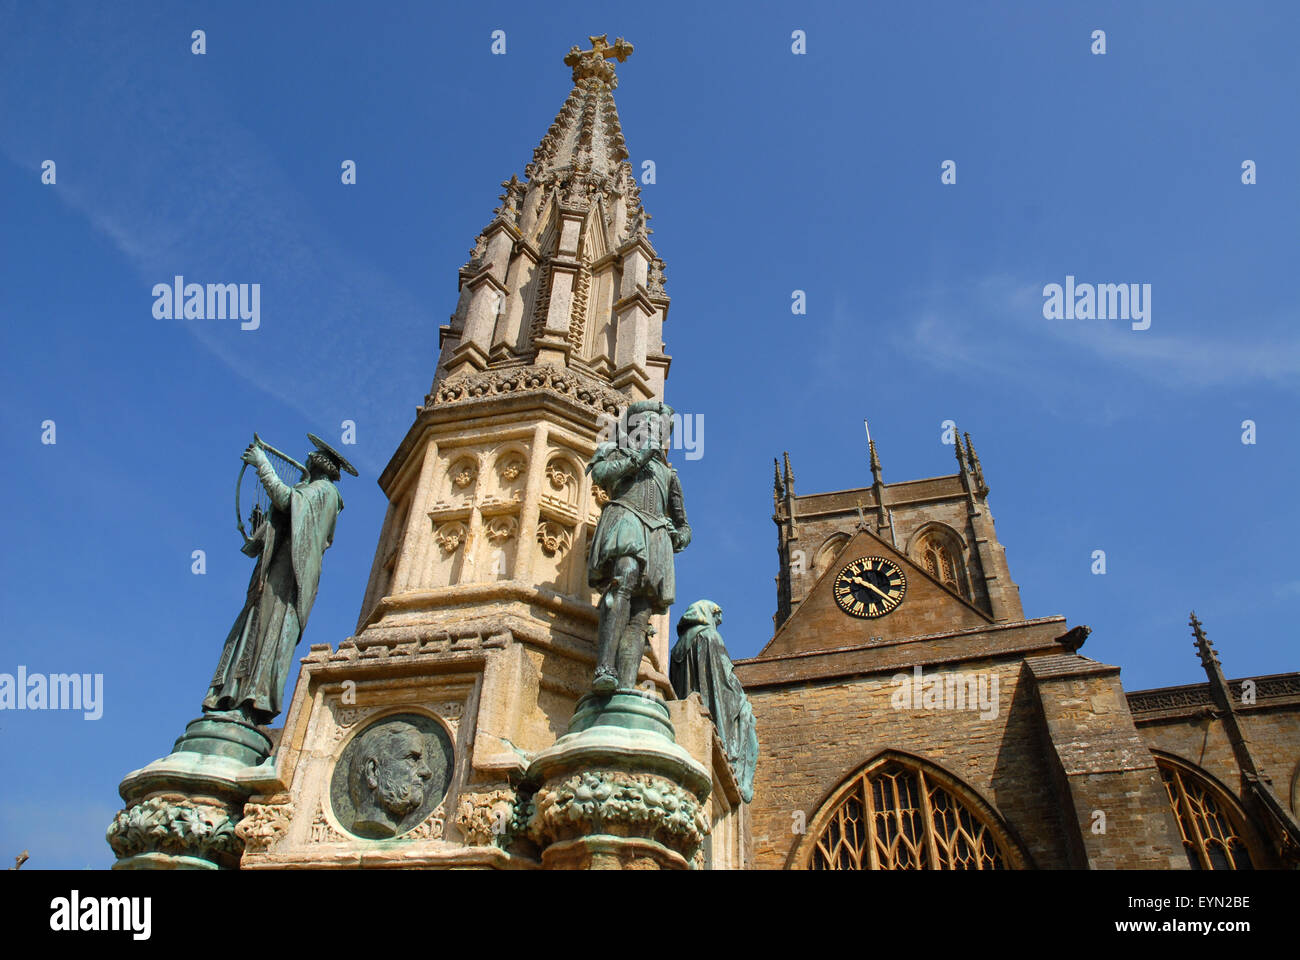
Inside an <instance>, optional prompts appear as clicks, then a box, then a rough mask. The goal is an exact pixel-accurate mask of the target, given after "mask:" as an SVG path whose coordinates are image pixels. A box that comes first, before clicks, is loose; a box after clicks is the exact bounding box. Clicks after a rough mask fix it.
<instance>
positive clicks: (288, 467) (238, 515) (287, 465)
mask: <svg viewBox="0 0 1300 960" xmlns="http://www.w3.org/2000/svg"><path fill="white" fill-rule="evenodd" d="M253 443H254V444H256V445H257V446H259V447H261V448H262V450H264V451H265V452H266V458H267V459H268V460H269V461H271V466H272V467H274V468H275V474H276V476H278V477H279V478H280V480H281V481H283V482H284V483H286V484H288V485H289V486H293V485H294V484H295V483H298V482H299V481H300V480H302V479H303V478H305V477H306V476H307V468H306V467H304V466H303V465H302V464H301V463H299V462H298V461H297V460H295V459H294V458H293V457H291V456H289V455H288V454H287V453H284V452H282V451H280V450H277V449H275V447H273V446H271V445H270V444H268V443H267V442H266V441H264V440H263V439H262V438H261V437H259V436H258V435H257V434H256V433H254V434H253ZM247 470H248V464H247V463H244V462H242V461H241V462H240V464H239V476H238V477H237V478H236V479H235V525H236V526H237V527H238V528H239V532H240V533H241V534H242V535H243V537H244V547H245V549H247V548H248V547H249V545H250V543H251V542H252V539H253V537H256V536H257V532H258V530H260V529H261V527H262V524H264V523H265V522H266V518H267V516H269V514H270V507H271V497H270V494H268V493H267V492H266V487H264V486H262V481H261V480H259V479H258V477H257V474H256V472H254V474H253V475H252V476H251V477H250V478H249V479H248V480H246V479H245V471H247ZM246 487H249V488H250V489H248V490H247V495H245V488H246ZM241 502H251V503H252V504H253V507H252V509H251V510H250V511H249V514H248V525H249V526H250V527H251V528H252V530H253V537H250V536H249V535H248V531H247V530H245V529H244V511H243V508H242V506H241Z"/></svg>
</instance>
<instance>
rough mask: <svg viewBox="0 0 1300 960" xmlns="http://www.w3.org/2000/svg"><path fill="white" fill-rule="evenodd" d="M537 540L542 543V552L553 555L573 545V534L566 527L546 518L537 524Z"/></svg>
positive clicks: (549, 555)
mask: <svg viewBox="0 0 1300 960" xmlns="http://www.w3.org/2000/svg"><path fill="white" fill-rule="evenodd" d="M537 542H538V543H540V544H541V545H542V552H543V553H545V554H546V555H547V556H548V557H553V556H555V555H556V554H559V553H564V552H565V551H567V550H568V549H569V547H571V546H573V534H572V533H571V532H570V531H569V530H568V529H567V528H566V527H563V526H561V525H560V524H558V523H555V522H553V521H551V520H546V521H543V522H542V523H539V524H538V525H537Z"/></svg>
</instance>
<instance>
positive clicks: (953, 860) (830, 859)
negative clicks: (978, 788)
mask: <svg viewBox="0 0 1300 960" xmlns="http://www.w3.org/2000/svg"><path fill="white" fill-rule="evenodd" d="M965 793H966V791H965V790H963V789H962V788H961V786H960V785H959V784H958V783H957V782H956V781H955V780H953V779H952V778H951V777H947V776H945V775H943V774H942V773H940V772H939V771H937V770H933V769H927V768H926V767H924V766H923V765H922V764H920V763H916V762H911V761H909V760H907V759H905V758H903V757H900V756H888V757H886V758H883V759H881V760H878V761H876V762H875V763H873V764H869V765H868V766H867V767H866V768H864V769H863V770H862V771H861V772H859V773H857V774H856V775H854V776H853V777H852V778H850V780H849V781H848V783H847V784H845V786H844V787H842V788H841V789H840V790H838V791H837V792H836V793H835V795H834V796H832V797H831V799H830V800H829V801H827V803H826V804H825V806H824V807H823V812H822V813H820V814H818V815H817V817H815V818H814V821H813V829H814V830H815V831H816V834H815V835H816V839H815V840H814V842H813V843H812V846H811V850H810V853H809V854H808V861H807V865H808V868H809V869H811V870H1006V869H1011V868H1015V867H1019V866H1021V865H1022V864H1023V861H1022V859H1021V857H1020V855H1019V853H1018V852H1017V851H1016V850H1015V849H1014V846H1013V844H1012V842H1011V841H1010V838H1009V837H1008V836H1007V835H1006V832H1005V831H1004V830H1003V829H1002V828H1001V827H1000V826H998V825H997V824H996V823H995V822H994V819H993V817H992V816H990V815H989V814H988V813H987V812H980V811H979V810H978V808H977V807H978V806H982V804H978V801H974V800H973V798H972V797H968V796H964V794H965Z"/></svg>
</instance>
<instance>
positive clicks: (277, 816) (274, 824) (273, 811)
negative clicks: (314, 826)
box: [235, 801, 293, 853]
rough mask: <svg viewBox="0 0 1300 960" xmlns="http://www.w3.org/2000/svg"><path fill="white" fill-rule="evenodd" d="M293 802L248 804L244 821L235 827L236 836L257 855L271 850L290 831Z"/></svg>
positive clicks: (245, 807) (245, 806)
mask: <svg viewBox="0 0 1300 960" xmlns="http://www.w3.org/2000/svg"><path fill="white" fill-rule="evenodd" d="M292 819H293V802H292V801H289V802H286V803H246V804H244V819H243V820H240V821H239V823H237V824H236V825H235V835H236V836H237V837H239V838H240V839H241V840H243V841H244V845H245V847H246V848H247V849H248V850H250V851H253V852H255V853H257V852H262V851H265V850H268V849H270V848H271V847H272V846H273V845H274V844H275V843H277V842H278V841H279V840H280V838H281V837H283V836H284V835H285V833H286V832H287V831H288V829H289V821H290V820H292Z"/></svg>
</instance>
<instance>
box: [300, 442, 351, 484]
mask: <svg viewBox="0 0 1300 960" xmlns="http://www.w3.org/2000/svg"><path fill="white" fill-rule="evenodd" d="M307 439H308V440H310V441H311V442H312V443H314V444H315V445H316V449H317V450H319V451H320V452H321V453H323V454H325V456H327V457H329V458H330V459H331V460H333V461H334V462H335V463H337V464H338V465H339V467H340V469H343V470H346V471H347V472H348V473H350V474H352V476H354V477H356V476H359V474H358V473H357V468H356V467H354V466H352V464H350V463H348V461H347V458H346V457H344V456H343V454H341V453H339V452H338V451H337V450H335V449H334V448H333V447H331V446H330V445H329V444H328V443H326V442H325V441H324V440H322V439H321V438H320V437H318V436H316V434H314V433H309V434H307Z"/></svg>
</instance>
